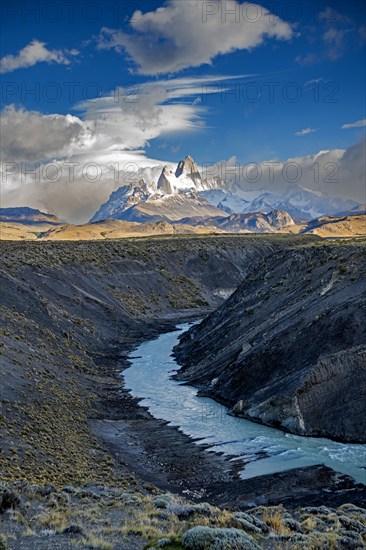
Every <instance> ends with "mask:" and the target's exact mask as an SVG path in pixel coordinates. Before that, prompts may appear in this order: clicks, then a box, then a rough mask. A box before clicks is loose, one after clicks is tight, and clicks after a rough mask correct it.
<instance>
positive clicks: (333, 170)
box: [208, 141, 366, 203]
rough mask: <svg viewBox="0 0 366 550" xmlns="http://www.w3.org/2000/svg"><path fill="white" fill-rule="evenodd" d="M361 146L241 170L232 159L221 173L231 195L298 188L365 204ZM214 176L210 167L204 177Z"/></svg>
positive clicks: (364, 154)
mask: <svg viewBox="0 0 366 550" xmlns="http://www.w3.org/2000/svg"><path fill="white" fill-rule="evenodd" d="M365 144H366V142H365V141H361V142H360V143H356V144H355V145H352V146H351V147H349V148H348V149H332V150H329V151H319V152H318V153H315V154H312V155H308V156H306V157H295V158H289V159H286V160H282V161H279V160H276V159H271V160H267V161H263V162H260V163H254V164H252V165H250V163H249V164H248V165H247V166H244V167H243V166H241V165H237V166H236V159H235V157H234V158H232V159H230V160H229V161H227V162H224V164H223V170H221V173H222V175H223V176H225V174H227V175H228V179H229V181H234V182H235V184H234V192H235V193H238V194H239V195H240V194H241V195H242V196H243V197H246V195H247V194H248V192H249V193H251V192H252V193H253V197H252V198H254V196H256V195H258V194H259V192H265V191H268V192H270V193H273V194H275V195H276V194H277V195H280V194H281V193H283V192H285V191H286V190H287V189H288V188H289V187H291V186H292V187H293V188H295V189H296V187H297V186H302V187H304V188H306V189H310V190H312V191H315V192H316V191H321V192H323V193H327V194H328V195H329V196H333V197H340V198H342V199H351V200H354V201H356V202H360V203H365V201H366V197H365V193H366V189H365V170H366V151H365ZM219 166H220V165H219ZM218 172H219V173H220V170H218ZM214 173H215V168H213V169H211V168H210V169H209V172H208V175H210V174H211V175H212V174H214ZM234 173H236V176H235V177H234V176H233V174H234ZM284 174H286V177H284Z"/></svg>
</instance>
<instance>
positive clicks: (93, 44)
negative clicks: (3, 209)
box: [1, 0, 366, 163]
mask: <svg viewBox="0 0 366 550" xmlns="http://www.w3.org/2000/svg"><path fill="white" fill-rule="evenodd" d="M161 8H163V9H161ZM233 9H235V10H236V11H235V13H229V12H230V10H231V12H232V10H233ZM1 27H2V29H1V30H2V32H1V58H2V59H1V73H2V74H1V79H2V113H3V118H4V126H5V127H6V128H7V135H6V145H5V147H4V151H3V154H4V155H5V157H6V159H7V160H14V161H16V162H19V161H20V160H22V158H23V157H24V160H25V161H29V160H30V158H31V157H32V155H33V157H34V160H39V161H40V162H46V161H48V160H49V159H52V158H65V156H68V157H70V156H72V155H78V153H79V151H77V150H76V149H75V148H77V147H79V148H80V150H83V151H87V150H88V151H89V152H90V154H94V153H95V152H96V151H97V152H98V154H99V153H103V151H104V150H106V151H110V150H113V148H115V150H117V149H118V150H119V151H121V152H124V151H139V153H138V155H142V157H144V158H148V159H154V160H157V161H164V162H165V161H169V162H177V161H179V160H180V159H181V158H182V157H184V156H185V155H186V154H188V153H189V154H191V155H192V156H193V157H194V158H195V159H196V160H197V162H199V163H203V162H217V161H220V160H224V159H229V158H231V157H236V159H237V160H238V161H239V162H240V163H246V162H251V161H253V162H259V161H263V160H266V159H279V160H284V159H289V158H293V157H305V156H306V155H312V154H313V155H314V154H316V153H317V152H319V151H321V150H333V149H347V148H348V147H350V146H352V145H353V144H355V143H357V142H360V141H361V140H362V139H363V138H364V135H365V127H364V122H363V121H364V119H365V88H366V86H365V69H364V67H365V66H366V58H365V39H366V16H365V8H364V3H363V2H362V1H359V0H349V1H348V2H337V1H335V2H334V1H331V2H327V1H324V2H323V1H321V2H317V1H312V0H305V1H295V2H294V1H291V2H290V1H289V2H287V1H282V0H279V1H277V2H273V1H272V2H264V1H262V2H258V3H257V4H249V5H248V4H244V3H243V2H241V1H237V2H234V1H225V0H214V1H211V2H209V1H206V0H165V1H163V0H154V1H151V0H133V1H127V0H126V1H114V0H108V1H106V2H99V1H98V0H94V1H93V2H91V1H89V0H85V1H84V0H78V1H75V2H73V3H69V2H63V1H60V0H54V1H53V2H40V1H38V0H37V1H30V0H29V1H17V0H11V1H10V0H9V1H8V0H3V2H2V3H1ZM118 87H119V88H120V89H123V91H120V92H119V93H118V98H119V101H118V102H116V101H115V99H116V97H117V95H116V93H115V92H114V91H115V90H116V89H117V88H118ZM131 90H133V93H134V94H136V95H134V96H133V97H132V101H130V99H131V98H130V97H128V96H129V94H131V93H132V91H131ZM169 90H170V91H169ZM171 90H174V91H173V92H172V91H171ZM206 91H209V92H210V93H205V92H206ZM233 91H236V95H235V94H234V93H233ZM113 92H114V93H115V95H113ZM126 97H127V101H128V102H129V103H126ZM121 98H122V99H121ZM10 105H12V107H9V106H10ZM30 113H33V114H30ZM34 113H36V114H34ZM68 114H70V115H72V117H76V118H72V117H71V118H70V117H68V118H67V119H66V118H65V116H66V115H68ZM43 115H60V116H61V117H63V118H57V119H56V118H55V117H48V118H47V117H43ZM344 125H347V127H346V128H345V127H344ZM59 126H60V128H59ZM342 126H343V128H342ZM22 127H23V128H26V131H25V132H24V133H23V134H22V135H14V136H13V135H12V132H13V131H14V132H16V131H17V129H18V128H22ZM19 131H20V130H19ZM27 132H28V133H29V136H31V141H32V143H33V146H31V144H30V143H27V144H25V143H24V142H25V141H26V140H25V137H24V136H25V135H27ZM37 132H38V133H37ZM63 132H64V133H65V135H64V138H62V136H63ZM46 137H47V143H48V144H49V150H48V151H47V143H44V141H46ZM71 143H72V144H73V147H72V148H70V144H71ZM32 147H33V148H32ZM71 149H72V150H71ZM123 158H124V157H123Z"/></svg>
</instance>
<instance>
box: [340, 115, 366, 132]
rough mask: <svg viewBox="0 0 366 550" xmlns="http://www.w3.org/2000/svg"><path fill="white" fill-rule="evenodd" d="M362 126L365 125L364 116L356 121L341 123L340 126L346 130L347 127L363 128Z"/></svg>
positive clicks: (365, 119)
mask: <svg viewBox="0 0 366 550" xmlns="http://www.w3.org/2000/svg"><path fill="white" fill-rule="evenodd" d="M363 126H366V118H364V119H363V120H357V121H356V122H349V123H348V124H342V126H341V128H342V129H343V130H348V128H363Z"/></svg>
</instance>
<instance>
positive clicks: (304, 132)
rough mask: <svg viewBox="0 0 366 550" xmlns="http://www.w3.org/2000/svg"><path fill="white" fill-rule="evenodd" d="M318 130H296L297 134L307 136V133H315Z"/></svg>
mask: <svg viewBox="0 0 366 550" xmlns="http://www.w3.org/2000/svg"><path fill="white" fill-rule="evenodd" d="M314 132H316V128H303V130H299V131H298V132H295V134H294V135H295V136H306V135H307V134H313V133H314Z"/></svg>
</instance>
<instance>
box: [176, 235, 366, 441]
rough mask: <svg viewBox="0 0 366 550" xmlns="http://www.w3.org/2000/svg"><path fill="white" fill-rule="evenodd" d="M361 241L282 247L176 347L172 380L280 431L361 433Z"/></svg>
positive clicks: (357, 436) (361, 436)
mask: <svg viewBox="0 0 366 550" xmlns="http://www.w3.org/2000/svg"><path fill="white" fill-rule="evenodd" d="M365 265H366V263H365V245H364V244H362V243H360V244H348V245H346V244H337V245H334V244H332V245H330V244H323V245H319V244H316V245H312V246H305V247H301V248H298V249H293V250H285V251H283V252H281V253H276V254H275V255H273V256H272V257H271V258H267V259H266V260H264V261H263V262H262V264H261V266H258V265H256V266H253V269H252V270H251V272H250V273H248V275H247V277H246V279H245V281H244V282H243V283H242V284H241V286H240V287H239V288H238V290H237V291H236V292H235V293H234V294H233V295H232V296H231V297H230V298H229V299H228V300H227V302H225V304H224V305H223V306H221V307H220V308H219V309H218V310H217V311H216V312H214V313H213V314H211V315H210V316H209V317H208V318H207V319H205V320H204V321H203V322H202V323H201V324H200V325H198V326H196V327H194V328H193V329H191V330H190V331H189V332H188V333H187V334H185V335H184V336H183V337H182V339H181V343H180V345H179V346H178V347H177V348H176V350H175V352H176V355H177V357H178V360H179V361H180V363H181V364H182V365H183V368H182V369H181V371H180V372H179V378H180V379H181V380H185V381H188V382H189V383H192V384H194V385H197V386H198V387H199V388H200V391H201V393H202V394H204V395H209V396H211V397H214V398H215V399H217V400H218V401H220V402H222V403H224V404H226V405H228V406H229V407H230V408H231V411H232V413H233V414H236V415H239V416H243V417H245V418H249V419H251V420H254V421H256V422H260V423H264V424H267V425H270V426H276V427H279V428H282V429H283V430H285V431H288V432H292V433H296V434H300V435H306V436H323V437H329V438H333V439H336V440H340V441H345V442H366V436H365V434H366V407H365V404H366V377H365V374H366V346H365V345H364V344H365V336H366V326H365V322H364V321H365V314H366V297H365V275H366V268H365Z"/></svg>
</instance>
